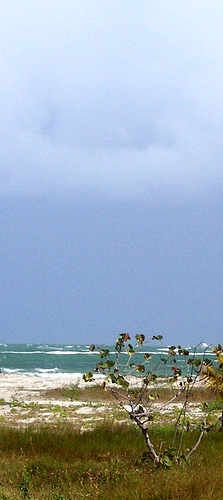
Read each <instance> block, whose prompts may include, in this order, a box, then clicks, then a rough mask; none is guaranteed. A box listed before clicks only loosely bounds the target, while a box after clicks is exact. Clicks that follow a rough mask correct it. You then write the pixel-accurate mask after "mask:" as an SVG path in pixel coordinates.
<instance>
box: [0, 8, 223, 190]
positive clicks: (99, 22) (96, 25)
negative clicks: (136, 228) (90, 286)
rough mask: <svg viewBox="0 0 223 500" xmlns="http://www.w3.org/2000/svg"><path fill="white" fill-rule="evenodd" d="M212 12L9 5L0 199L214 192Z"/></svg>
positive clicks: (217, 82) (217, 46)
mask: <svg viewBox="0 0 223 500" xmlns="http://www.w3.org/2000/svg"><path fill="white" fill-rule="evenodd" d="M222 20H223V6H222V3H221V2H220V1H215V2H213V3H212V4H210V2H208V1H197V2H196V3H195V2H193V1H192V0H187V1H182V2H178V1H176V0H171V1H170V2H164V1H161V2H155V1H151V2H147V1H138V0H137V1H131V2H129V1H128V2H127V1H123V2H118V1H109V0H108V1H107V2H99V1H96V0H92V1H85V0H82V2H81V3H80V2H76V1H74V2H70V1H68V0H63V1H62V0H55V1H54V2H50V1H46V0H45V1H44V2H43V1H42V0H39V1H38V2H37V1H34V2H29V1H28V0H26V1H25V0H20V2H17V1H14V2H11V1H7V0H6V1H5V2H4V7H3V10H2V16H1V20H0V33H1V35H0V40H1V58H0V59H1V62H0V70H1V74H2V75H3V78H2V79H1V82H0V102H1V105H0V120H1V160H0V175H1V179H2V183H1V186H0V195H1V196H2V195H4V196H8V195H16V194H19V195H26V194H33V195H35V194H41V193H42V194H45V193H50V192H54V191H56V192H58V191H62V192H69V191H70V190H71V191H74V192H80V191H81V192H84V191H85V190H86V191H88V190H91V191H93V192H95V191H96V192H102V193H107V194H108V193H109V195H111V196H130V197H135V196H139V195H141V194H142V193H144V192H148V191H149V192H154V191H155V192H157V193H158V192H159V191H160V188H161V189H162V190H164V191H168V190H184V191H187V192H188V193H195V192H199V191H200V190H202V189H205V188H207V187H209V186H210V185H211V184H213V185H218V186H219V185H221V184H222V181H223V174H222V168H221V158H222V111H223V109H222V108H223V68H222V49H223V42H222Z"/></svg>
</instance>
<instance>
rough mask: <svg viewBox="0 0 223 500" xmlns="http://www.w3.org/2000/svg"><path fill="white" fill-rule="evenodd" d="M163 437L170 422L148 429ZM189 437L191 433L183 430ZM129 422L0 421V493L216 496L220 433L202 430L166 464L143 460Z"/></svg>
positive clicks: (64, 497)
mask: <svg viewBox="0 0 223 500" xmlns="http://www.w3.org/2000/svg"><path fill="white" fill-rule="evenodd" d="M154 433H155V439H156V440H158V441H159V442H160V443H161V442H168V440H169V438H170V436H169V433H170V431H169V428H168V427H166V428H159V429H156V430H154ZM186 439H187V444H188V445H190V443H191V440H194V435H193V432H188V433H187V438H186ZM143 451H145V445H144V442H143V440H142V437H141V435H140V432H139V431H138V429H137V428H136V427H135V426H134V425H129V426H126V425H125V426H123V425H122V424H120V423H119V424H116V425H114V424H113V423H112V421H107V422H106V421H105V422H104V423H103V424H100V425H99V426H97V427H96V428H95V430H94V431H92V430H91V431H90V430H89V431H86V432H84V433H82V434H81V433H80V432H78V430H75V429H73V428H72V427H71V426H68V425H66V424H61V426H57V427H55V428H54V427H53V426H49V427H41V428H39V429H38V430H36V431H35V429H34V428H31V427H27V428H26V429H15V428H14V429H12V428H6V427H2V428H0V470H1V476H0V500H14V499H16V500H20V499H33V500H34V499H36V500H38V499H44V500H81V499H83V500H84V499H92V500H94V499H101V500H102V499H103V500H108V499H110V498H111V495H112V499H113V500H118V499H122V500H161V499H162V500H192V499H193V500H194V499H199V500H204V499H205V500H210V499H215V500H222V498H223V483H222V477H223V432H219V431H213V432H210V433H208V434H207V435H206V436H205V437H204V439H203V442H202V443H201V445H200V447H199V449H198V451H197V452H196V453H195V455H194V456H193V458H191V461H190V462H189V463H187V464H185V463H182V465H181V466H178V467H177V466H173V467H172V468H171V469H170V470H164V469H155V468H154V466H153V465H152V464H151V463H144V464H143V463H142V461H141V456H142V453H143Z"/></svg>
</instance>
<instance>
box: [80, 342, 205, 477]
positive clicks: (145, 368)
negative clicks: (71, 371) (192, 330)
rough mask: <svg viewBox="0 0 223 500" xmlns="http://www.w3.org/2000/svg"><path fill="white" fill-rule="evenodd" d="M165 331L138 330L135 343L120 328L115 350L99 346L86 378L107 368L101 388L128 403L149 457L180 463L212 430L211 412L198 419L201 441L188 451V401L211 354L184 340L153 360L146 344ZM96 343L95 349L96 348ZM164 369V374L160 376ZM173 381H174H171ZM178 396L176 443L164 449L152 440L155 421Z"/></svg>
mask: <svg viewBox="0 0 223 500" xmlns="http://www.w3.org/2000/svg"><path fill="white" fill-rule="evenodd" d="M162 338H163V337H162V336H161V335H158V336H156V335H153V336H152V337H151V338H150V339H146V338H145V335H144V334H137V335H135V338H134V343H133V342H131V337H130V335H129V334H128V333H121V334H120V335H119V337H118V338H117V340H116V342H115V354H114V352H110V350H109V349H107V348H104V347H102V348H100V347H99V348H97V349H99V355H100V360H99V361H98V363H97V364H96V366H95V368H94V370H92V371H90V372H88V373H85V374H84V375H83V379H84V380H85V382H92V381H94V380H95V379H94V373H100V374H103V376H104V377H103V382H102V388H103V389H106V390H109V391H111V393H112V394H113V396H114V398H115V399H116V401H117V402H118V403H119V406H120V407H121V408H122V409H124V410H125V411H126V412H127V414H128V415H129V417H130V419H131V420H132V421H133V422H135V424H136V425H137V426H138V427H139V429H140V431H141V433H142V435H143V438H144V440H145V443H146V446H147V452H146V457H147V458H148V459H152V460H153V462H154V464H155V465H157V466H158V465H163V466H165V467H169V466H170V465H172V464H173V463H179V461H180V459H181V458H184V459H185V460H187V459H188V458H189V457H190V456H191V454H192V453H193V451H195V450H196V449H197V447H198V445H199V443H200V441H201V439H202V437H203V435H204V433H205V431H207V430H208V425H207V413H205V414H204V418H203V421H202V422H199V433H198V434H196V436H198V437H196V442H195V444H193V446H192V448H191V449H190V450H186V452H184V451H183V436H184V433H185V432H186V431H187V430H188V428H189V420H188V416H187V407H188V402H189V399H190V395H191V392H192V389H193V388H194V386H195V384H196V382H197V381H198V379H199V377H200V375H201V372H202V370H203V369H204V367H205V366H206V367H208V366H211V364H212V362H211V360H210V359H208V358H206V357H205V356H206V350H204V354H203V356H202V358H200V357H198V356H197V354H196V348H195V349H194V352H193V354H192V355H190V354H189V351H188V350H187V349H184V348H183V347H181V346H180V345H178V346H170V347H169V348H168V352H167V354H165V353H164V354H161V356H160V357H158V356H156V359H158V358H159V362H158V363H155V364H154V359H153V356H151V353H150V352H146V350H145V346H146V345H147V344H148V341H149V340H152V341H161V340H162ZM95 349H96V346H95V344H92V345H91V346H90V351H92V352H93V351H95ZM179 360H184V365H185V369H186V375H185V376H182V368H181V367H180V366H179ZM161 369H162V370H161ZM162 373H165V375H166V376H165V378H164V377H162V376H161V374H162ZM160 383H161V384H162V383H168V384H170V387H171V390H170V391H169V392H168V399H167V400H165V401H161V402H159V391H158V387H159V386H160ZM171 384H172V385H171ZM176 402H179V408H178V412H177V415H176V418H175V421H174V428H173V434H172V436H173V437H172V441H171V444H170V445H169V446H168V447H167V448H166V449H165V450H164V446H163V443H161V444H159V445H158V447H157V446H155V444H154V442H153V438H152V436H153V433H152V430H153V427H154V425H155V424H156V423H157V424H158V421H159V417H160V416H162V415H163V414H164V413H165V412H166V411H168V408H171V407H172V406H173V403H176Z"/></svg>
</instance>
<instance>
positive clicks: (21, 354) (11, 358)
mask: <svg viewBox="0 0 223 500" xmlns="http://www.w3.org/2000/svg"><path fill="white" fill-rule="evenodd" d="M89 347H90V346H89V345H61V344H52V345H51V344H0V367H1V371H2V373H5V374H16V373H18V374H21V375H29V376H35V377H42V378H47V377H48V378H49V377H51V378H52V377H53V378H54V377H55V378H56V377H57V378H59V377H63V378H66V377H70V376H72V375H74V376H82V375H83V374H84V373H86V372H89V371H92V370H93V369H94V368H95V366H96V364H97V363H98V362H99V361H102V360H101V359H100V356H99V350H98V349H97V348H96V349H95V351H94V352H91V351H90V350H89ZM103 348H108V349H110V352H111V353H112V356H113V359H115V355H116V352H115V351H114V346H113V347H111V346H103ZM187 349H188V350H189V352H190V354H191V355H192V354H193V352H194V348H192V347H187ZM167 352H168V347H165V346H163V347H161V346H160V345H159V346H154V345H153V346H143V348H142V351H141V353H148V354H150V355H151V361H150V362H149V367H148V369H149V370H150V371H153V370H154V371H156V372H157V373H158V374H160V375H164V376H168V375H171V374H173V372H172V366H173V364H170V363H169V362H168V363H167V364H166V365H164V364H163V362H162V359H163V358H164V357H165V354H167ZM204 354H205V357H209V358H212V359H213V356H214V354H213V352H212V351H211V349H210V348H208V349H206V350H205V349H204V348H202V347H200V346H199V347H197V349H196V355H197V356H199V357H202V356H203V355H204ZM177 358H178V359H177V363H178V362H179V365H180V367H181V368H183V366H184V369H183V374H184V375H186V370H185V362H184V361H183V357H177ZM127 359H128V355H127V354H123V355H122V364H123V365H124V364H125V363H126V360H127ZM134 362H137V363H142V362H143V361H142V356H141V359H140V356H139V355H138V359H137V358H136V359H135V358H134Z"/></svg>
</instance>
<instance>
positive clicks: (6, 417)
mask: <svg viewBox="0 0 223 500" xmlns="http://www.w3.org/2000/svg"><path fill="white" fill-rule="evenodd" d="M101 380H102V377H101V379H100V378H98V379H97V383H99V384H100V382H101ZM161 385H162V387H167V386H168V385H167V384H165V383H164V382H163V383H162V384H161ZM89 386H91V387H92V383H90V384H86V383H85V382H84V381H83V379H82V377H81V376H78V377H77V376H70V377H64V378H63V377H49V378H48V377H47V378H46V377H43V378H41V377H31V376H26V375H18V374H13V375H12V374H10V375H5V374H1V376H0V425H12V426H17V427H24V426H27V425H30V424H33V425H36V426H40V425H44V424H53V425H57V424H59V423H61V422H62V421H65V420H66V421H67V422H71V423H72V424H73V425H74V426H75V427H78V428H79V429H80V430H84V429H87V428H90V427H91V426H93V425H95V423H96V422H98V421H100V420H102V419H104V418H105V415H106V417H108V416H110V417H112V418H115V419H116V420H117V421H119V420H121V421H123V419H126V421H128V422H129V418H128V415H127V414H126V413H125V412H124V410H123V409H122V410H121V409H120V408H119V407H118V405H117V404H114V403H111V401H109V398H108V401H106V400H105V398H103V394H102V393H101V394H102V397H101V399H100V396H99V398H98V399H97V400H96V402H94V399H93V400H91V398H89V397H88V399H85V398H83V391H82V392H80V394H77V395H76V394H75V393H74V394H73V397H72V392H69V391H70V390H71V391H75V390H79V389H80V390H82V389H83V388H87V387H89ZM70 388H71V389H70ZM84 392H85V391H84ZM76 396H77V397H76ZM82 398H83V399H82ZM158 404H159V403H157V405H158ZM180 406H181V403H179V402H174V403H172V404H171V405H169V406H168V407H167V408H166V409H165V412H163V413H165V414H166V415H167V417H168V415H170V414H171V412H175V411H176V410H178V409H179V408H180ZM188 412H189V413H190V415H192V416H193V418H198V419H199V418H201V417H202V410H201V405H200V404H199V403H196V402H193V403H190V404H189V405H188Z"/></svg>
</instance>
